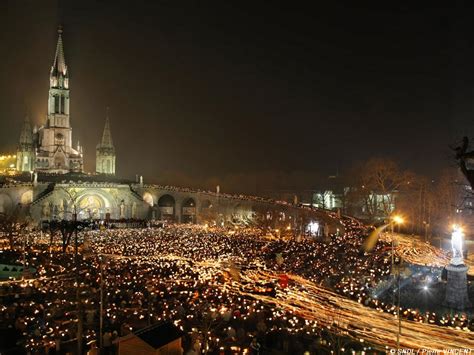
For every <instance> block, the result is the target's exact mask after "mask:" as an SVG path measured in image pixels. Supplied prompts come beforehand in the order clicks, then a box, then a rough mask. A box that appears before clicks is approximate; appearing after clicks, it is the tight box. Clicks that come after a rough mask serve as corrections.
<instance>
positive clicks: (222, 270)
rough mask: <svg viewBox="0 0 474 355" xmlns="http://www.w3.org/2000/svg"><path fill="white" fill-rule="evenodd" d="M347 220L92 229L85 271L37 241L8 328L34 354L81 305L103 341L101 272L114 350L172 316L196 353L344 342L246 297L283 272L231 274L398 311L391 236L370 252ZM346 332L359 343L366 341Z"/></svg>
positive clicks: (69, 333) (57, 338)
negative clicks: (385, 297)
mask: <svg viewBox="0 0 474 355" xmlns="http://www.w3.org/2000/svg"><path fill="white" fill-rule="evenodd" d="M343 222H344V224H345V230H346V232H345V233H344V234H343V235H342V234H341V235H334V236H332V238H331V239H330V240H329V241H327V242H325V243H322V242H321V241H316V240H303V241H298V240H295V239H285V240H283V239H275V238H267V236H266V233H265V232H263V231H261V230H259V229H250V228H232V229H224V228H208V227H203V226H193V225H171V226H167V227H165V228H159V229H154V228H153V229H152V228H149V229H116V230H102V231H88V232H82V233H81V241H83V248H82V249H81V253H80V254H79V259H78V265H79V267H78V269H77V270H76V263H75V260H74V255H73V254H72V253H66V254H62V253H61V252H60V251H56V250H55V249H54V248H53V249H51V248H48V247H47V246H46V245H44V244H40V243H34V244H33V243H32V245H30V247H29V249H28V250H27V255H26V260H27V263H28V264H29V266H33V267H35V268H36V269H37V276H38V278H36V279H35V280H32V281H28V282H27V281H24V282H16V283H12V282H9V283H5V284H2V285H1V287H0V297H1V299H2V306H1V307H2V308H1V309H2V312H1V315H0V325H1V331H2V332H3V335H4V336H5V335H8V334H12V336H11V337H8V339H11V340H17V341H18V342H19V344H21V345H22V346H24V347H25V348H26V349H27V350H28V351H30V352H32V353H34V352H40V351H44V349H49V351H50V352H54V351H56V352H58V351H61V349H63V350H64V349H65V348H67V347H68V344H71V342H73V341H74V339H75V338H76V332H77V327H78V322H77V321H76V320H77V312H79V314H81V315H82V316H81V318H82V319H83V322H84V326H83V334H84V341H85V343H86V344H84V346H85V347H88V346H89V347H90V346H93V344H97V343H98V341H97V339H98V337H99V333H100V329H99V318H100V314H99V306H98V305H99V302H100V289H101V281H102V279H101V274H102V277H103V283H102V289H103V290H104V313H103V320H104V325H103V329H102V341H103V346H104V347H105V348H106V349H107V351H109V352H113V351H114V346H115V344H116V343H115V340H116V339H118V337H120V336H124V335H126V334H128V333H129V332H131V331H133V330H136V329H140V328H143V327H144V326H146V325H147V324H152V323H156V322H160V321H164V320H169V321H172V322H173V323H174V324H175V325H176V326H177V327H179V328H181V329H182V330H183V331H184V333H185V337H184V342H183V348H184V350H185V353H186V354H189V355H192V354H199V353H202V352H206V353H211V354H212V353H220V352H221V351H227V352H230V353H241V352H243V351H244V349H246V351H250V352H252V351H253V353H258V348H260V349H265V348H270V347H273V348H278V349H280V350H282V351H284V352H285V353H289V352H296V353H303V352H304V351H308V352H309V353H310V354H313V353H314V354H316V353H318V351H319V350H321V349H337V344H338V343H340V342H341V337H338V336H335V335H334V334H331V333H329V332H328V330H327V328H325V327H321V326H320V325H318V324H317V322H314V321H309V320H307V319H304V318H302V317H301V316H300V315H299V314H298V313H297V312H295V311H293V310H291V309H285V308H281V307H277V306H275V305H274V304H271V303H268V302H262V301H260V300H257V299H255V298H252V297H251V296H249V295H248V294H249V293H250V294H251V293H252V292H266V291H265V287H266V288H267V289H268V288H269V289H270V291H269V292H268V294H269V295H270V296H271V295H275V292H277V291H280V290H281V289H283V288H285V285H283V284H281V283H279V280H278V279H274V280H272V283H271V285H259V284H255V283H254V284H252V283H250V284H249V285H244V286H245V287H246V288H245V291H246V295H245V296H243V295H240V294H239V293H238V292H235V288H234V289H233V288H232V283H233V282H234V281H235V280H236V279H239V277H240V276H239V275H240V274H244V272H245V271H246V270H253V269H258V270H267V271H271V272H274V274H276V275H282V274H288V275H299V276H302V277H304V278H305V279H307V280H310V281H312V282H314V283H316V284H320V285H324V286H325V287H328V288H331V289H333V290H335V291H336V292H338V293H340V294H342V295H344V296H345V297H349V298H352V299H354V300H356V301H358V302H360V303H362V304H365V305H367V306H370V307H373V308H376V309H378V310H381V311H385V312H392V313H394V312H396V309H395V306H393V304H390V303H383V302H381V301H380V300H379V299H377V298H375V297H373V295H372V293H371V289H373V288H374V287H375V286H376V285H377V284H379V283H380V282H381V281H383V280H386V279H387V278H388V275H389V274H390V258H389V256H388V253H387V252H386V245H385V244H384V243H378V244H377V245H376V247H375V250H374V251H372V252H371V253H367V252H364V251H363V250H362V243H363V236H365V235H366V234H367V232H368V231H367V230H366V229H365V228H364V227H362V226H361V225H360V224H359V223H358V222H357V221H355V220H352V219H348V218H346V219H343ZM40 238H41V236H38V235H36V239H37V240H39V239H40ZM3 253H4V255H3V256H4V257H6V255H5V254H6V253H7V252H6V251H5V252H3ZM12 255H14V254H12ZM20 257H21V255H18V258H20ZM239 281H240V283H241V284H245V282H244V281H242V280H239ZM262 286H264V291H261V288H262ZM78 300H79V304H78ZM78 310H79V311H78ZM402 313H403V314H404V316H405V317H407V318H408V319H411V320H417V321H421V322H427V323H436V324H438V325H450V326H452V325H455V326H458V327H460V328H472V323H471V322H470V321H469V320H468V319H467V318H466V317H464V316H456V317H451V318H449V319H448V318H440V317H437V316H436V314H432V313H430V314H421V313H420V312H417V311H414V310H408V309H403V310H402ZM4 341H5V340H4ZM343 341H344V342H345V343H348V344H349V345H348V346H353V348H354V349H357V348H360V347H361V345H360V343H358V342H357V341H356V342H355V343H354V344H352V345H350V344H351V343H350V339H348V338H347V339H346V338H343ZM3 346H4V347H5V346H6V345H5V344H4V345H3ZM10 346H11V344H10Z"/></svg>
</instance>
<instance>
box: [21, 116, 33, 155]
mask: <svg viewBox="0 0 474 355" xmlns="http://www.w3.org/2000/svg"><path fill="white" fill-rule="evenodd" d="M19 143H20V147H24V148H26V147H29V146H33V130H32V129H31V124H30V118H29V117H28V114H26V115H25V119H24V121H23V126H22V127H21V133H20V142H19Z"/></svg>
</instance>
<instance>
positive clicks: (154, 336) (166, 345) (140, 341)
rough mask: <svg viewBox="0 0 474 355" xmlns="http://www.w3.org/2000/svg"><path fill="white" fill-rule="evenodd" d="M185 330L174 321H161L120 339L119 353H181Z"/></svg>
mask: <svg viewBox="0 0 474 355" xmlns="http://www.w3.org/2000/svg"><path fill="white" fill-rule="evenodd" d="M183 334H184V333H183V332H182V331H181V330H180V329H178V328H177V327H175V326H174V325H173V324H172V323H160V324H155V325H152V326H149V327H147V328H144V329H141V330H138V331H136V332H134V333H131V334H129V335H127V336H124V337H122V338H120V339H119V341H118V353H119V355H136V354H140V355H181V354H183V348H182V345H181V338H182V336H183Z"/></svg>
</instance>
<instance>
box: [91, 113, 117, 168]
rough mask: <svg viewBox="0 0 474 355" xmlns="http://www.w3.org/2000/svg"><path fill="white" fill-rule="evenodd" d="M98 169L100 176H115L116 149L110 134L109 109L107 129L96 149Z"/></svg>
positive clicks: (106, 120) (106, 121)
mask: <svg viewBox="0 0 474 355" xmlns="http://www.w3.org/2000/svg"><path fill="white" fill-rule="evenodd" d="M95 161H96V168H95V171H96V172H97V173H98V174H112V175H113V174H115V148H114V142H113V141H112V133H111V132H110V120H109V108H108V107H107V114H106V116H105V127H104V132H103V133H102V139H101V141H100V143H99V144H97V149H96V160H95Z"/></svg>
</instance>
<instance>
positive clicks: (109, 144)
mask: <svg viewBox="0 0 474 355" xmlns="http://www.w3.org/2000/svg"><path fill="white" fill-rule="evenodd" d="M100 146H101V147H102V148H112V149H113V148H114V142H113V140H112V133H111V132H110V120H109V108H108V107H107V114H106V116H105V127H104V132H103V133H102V140H101V141H100Z"/></svg>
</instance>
